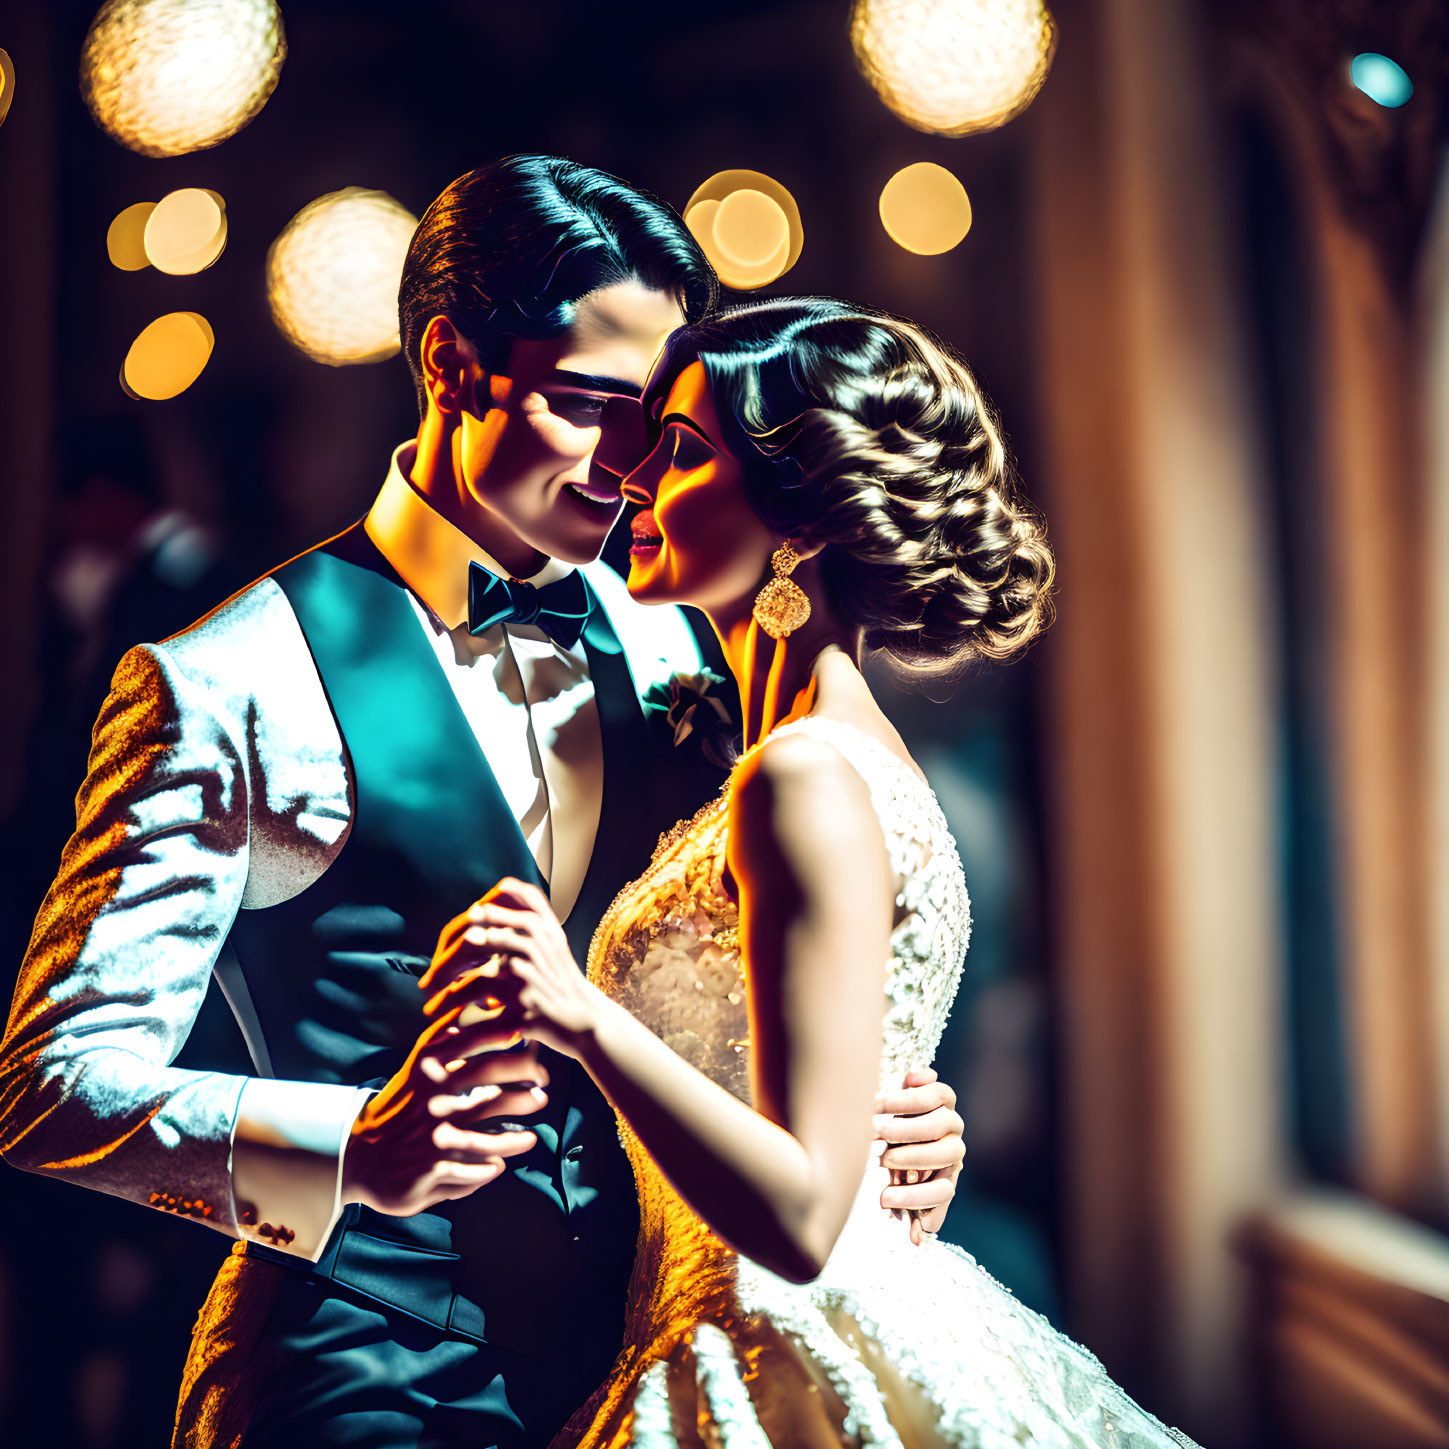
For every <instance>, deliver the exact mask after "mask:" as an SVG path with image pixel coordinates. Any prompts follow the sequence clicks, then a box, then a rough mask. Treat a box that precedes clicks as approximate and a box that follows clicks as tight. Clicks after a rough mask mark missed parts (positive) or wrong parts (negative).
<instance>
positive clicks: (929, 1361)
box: [554, 717, 1191, 1449]
mask: <svg viewBox="0 0 1449 1449" xmlns="http://www.w3.org/2000/svg"><path fill="white" fill-rule="evenodd" d="M796 732H799V733H806V732H808V733H809V734H810V735H812V736H814V737H816V738H818V739H821V740H823V741H825V742H827V743H829V744H830V745H832V746H833V747H834V748H836V749H837V750H838V751H839V752H840V753H841V754H842V755H843V756H844V757H845V759H846V760H847V761H848V762H849V763H850V765H851V766H852V767H853V768H854V769H855V770H856V771H857V772H858V773H859V774H860V775H861V777H862V778H863V779H864V781H865V783H866V785H867V787H868V788H869V791H870V795H871V799H872V802H873V804H874V806H875V809H876V812H877V815H878V817H879V819H880V823H881V828H882V831H883V833H884V837H885V842H886V846H887V850H888V852H889V856H890V861H891V864H892V867H893V869H894V872H895V878H896V882H897V890H898V894H897V897H896V924H895V928H894V931H893V934H892V936H891V958H890V962H889V965H888V967H887V970H886V973H885V990H886V995H887V1008H886V1016H885V1026H884V1040H883V1050H882V1053H881V1084H882V1086H886V1085H891V1086H895V1085H899V1083H900V1080H901V1077H902V1076H903V1075H904V1073H905V1072H906V1071H907V1070H908V1069H909V1068H910V1067H912V1066H922V1065H925V1064H927V1063H929V1062H930V1060H931V1058H932V1056H933V1055H934V1053H935V1050H936V1047H937V1044H938V1043H939V1041H940V1038H941V1032H942V1029H943V1027H944V1026H945V1023H946V1017H947V1015H948V1013H949V1012H950V1009H951V1003H952V1001H953V999H954V997H955V994H956V987H957V985H958V983H959V981H960V976H961V970H962V964H963V958H964V956H965V952H966V945H967V940H968V938H969V936H970V929H971V916H970V904H969V901H968V899H967V894H966V884H965V880H964V877H963V875H962V871H961V862H960V858H959V856H958V855H957V852H956V845H955V842H954V841H953V840H952V838H951V835H950V832H949V831H948V830H947V827H946V822H945V819H944V818H943V816H942V814H941V810H940V806H939V805H938V804H937V801H936V797H935V796H934V794H932V792H931V790H930V789H929V788H928V787H927V786H926V785H925V784H924V783H923V782H922V781H921V779H920V777H919V776H918V775H917V774H916V773H915V771H914V770H913V769H912V768H911V767H910V766H908V765H907V764H906V763H905V762H904V761H903V760H901V759H900V758H899V757H897V756H896V755H895V754H894V753H893V752H892V751H891V750H889V749H888V748H886V746H884V745H883V744H881V743H880V742H879V741H878V740H876V739H874V738H872V737H871V736H869V735H867V734H865V733H864V732H862V731H859V730H856V729H854V728H852V727H850V726H848V725H844V724H841V723H838V722H835V721H830V720H824V719H817V718H814V717H807V718H805V719H801V720H797V721H795V722H794V723H791V724H787V725H784V726H781V727H780V728H779V729H778V730H776V731H775V735H782V734H786V733H796ZM772 738H773V736H772ZM725 843H726V796H725V795H721V797H720V798H719V799H718V800H716V801H713V802H712V803H711V804H709V805H707V806H706V807H705V808H704V809H703V810H701V811H700V812H699V814H697V815H696V816H695V817H694V819H693V820H691V821H688V822H686V823H683V824H681V825H679V826H676V827H675V829H674V830H673V831H672V832H671V833H669V834H667V835H665V836H663V837H662V838H661V839H660V843H659V848H658V850H657V851H656V852H655V855H654V859H653V861H652V863H651V864H650V866H649V869H648V870H647V871H646V872H645V873H644V875H642V876H641V877H640V878H639V879H638V880H637V881H635V882H634V883H633V884H632V885H630V886H628V887H626V888H625V889H624V891H623V892H622V893H621V894H620V896H619V898H618V899H617V900H616V901H615V902H614V904H613V906H612V907H611V908H610V910H609V912H608V913H607V914H606V915H605V917H604V919H603V920H602V921H601V922H600V925H599V929H598V931H597V933H596V934H595V936H594V940H593V944H592V946H591V947H590V951H589V963H588V971H589V978H590V980H591V981H593V982H594V984H595V985H597V986H599V987H600V988H601V989H602V990H603V991H604V992H605V993H606V994H607V995H608V996H610V997H611V998H612V999H614V1000H616V1001H618V1002H620V1003H621V1004H622V1005H624V1006H626V1007H627V1008H628V1009H629V1010H630V1011H631V1012H632V1013H633V1014H634V1015H635V1016H637V1017H638V1018H639V1019H640V1020H641V1021H642V1022H644V1023H645V1024H646V1025H647V1026H649V1027H650V1028H651V1029H652V1030H653V1031H654V1032H655V1033H657V1034H658V1035H659V1036H660V1037H661V1038H662V1039H663V1040H664V1041H665V1042H667V1043H668V1044H669V1045H670V1046H671V1047H673V1048H674V1050H675V1051H676V1052H678V1053H679V1055H680V1056H682V1057H683V1058H684V1059H685V1060H686V1061H688V1062H690V1063H691V1064H692V1065H694V1066H695V1067H697V1068H698V1069H699V1070H700V1071H702V1072H703V1073H705V1075H706V1076H708V1077H710V1078H711V1079H712V1080H714V1081H716V1082H719V1083H721V1084H722V1085H724V1086H725V1087H727V1088H728V1089H729V1090H730V1091H731V1092H733V1093H734V1094H735V1095H736V1096H737V1097H740V1098H742V1099H743V1100H744V1101H746V1102H748V1101H750V1082H749V1039H748V1038H749V1022H748V1019H747V1013H746V1005H745V985H744V975H743V970H742V966H741V961H740V953H739V949H738V946H737V944H736V931H737V922H738V917H737V912H736V908H735V904H734V902H733V901H732V900H731V899H730V897H729V895H728V894H727V893H726V891H725V889H724V886H723V872H724V865H725ZM619 1131H620V1136H621V1137H622V1139H623V1142H624V1146H625V1149H626V1150H627V1152H628V1154H629V1158H630V1161H631V1162H632V1164H633V1167H634V1175H635V1178H636V1181H637V1183H638V1188H639V1204H640V1230H639V1245H638V1255H637V1258H636V1260H635V1265H634V1273H633V1278H632V1280H631V1283H630V1288H629V1299H628V1309H627V1320H626V1329H625V1347H624V1350H623V1352H622V1353H621V1354H620V1356H619V1358H618V1360H617V1361H616V1363H615V1366H614V1370H613V1372H612V1373H611V1375H610V1376H609V1378H608V1380H607V1381H606V1382H605V1383H604V1384H602V1385H601V1386H600V1388H599V1390H598V1391H597V1392H596V1393H595V1394H594V1395H593V1397H592V1398H591V1399H590V1400H589V1402H588V1404H586V1405H585V1406H584V1407H583V1408H582V1409H581V1410H580V1411H579V1412H578V1413H577V1414H575V1415H574V1417H573V1419H572V1420H571V1421H570V1423H569V1424H568V1426H567V1427H566V1428H565V1429H564V1430H563V1431H562V1432H561V1433H560V1435H559V1436H558V1438H557V1439H555V1441H554V1449H563V1446H566V1445H567V1446H575V1445H583V1446H590V1449H593V1446H615V1445H620V1444H634V1445H636V1446H639V1449H666V1446H667V1449H674V1446H698V1449H705V1446H709V1449H767V1446H781V1449H783V1446H789V1449H815V1446H821V1449H834V1446H840V1445H873V1446H882V1449H884V1446H890V1449H923V1446H937V1445H970V1446H973V1449H1020V1446H1022V1445H1024V1444H1030V1445H1039V1446H1043V1449H1082V1446H1099V1445H1100V1446H1110V1449H1146V1446H1159V1445H1184V1444H1191V1441H1190V1440H1188V1439H1187V1438H1185V1437H1184V1436H1182V1435H1181V1434H1179V1433H1177V1432H1176V1431H1175V1430H1171V1429H1168V1428H1166V1427H1164V1426H1163V1425H1162V1424H1160V1423H1159V1422H1158V1421H1157V1420H1156V1419H1154V1418H1153V1417H1152V1416H1151V1415H1150V1414H1147V1413H1145V1412H1144V1411H1143V1410H1142V1409H1140V1408H1138V1406H1137V1405H1136V1404H1134V1403H1133V1402H1132V1400H1131V1399H1129V1398H1128V1397H1127V1396H1126V1395H1125V1394H1124V1393H1123V1392H1122V1391H1121V1390H1120V1389H1118V1388H1117V1386H1116V1385H1115V1384H1113V1383H1112V1381H1111V1380H1110V1379H1109V1378H1108V1377H1107V1375H1106V1373H1105V1371H1104V1370H1103V1369H1102V1366H1101V1365H1100V1364H1099V1363H1098V1362H1097V1360H1096V1359H1095V1358H1093V1357H1092V1356H1091V1354H1089V1353H1088V1352H1086V1351H1085V1350H1084V1349H1082V1348H1080V1347H1078V1346H1077V1345H1076V1344H1075V1343H1073V1342H1071V1341H1070V1340H1069V1339H1067V1338H1064V1337H1063V1336H1062V1335H1060V1334H1059V1333H1057V1332H1056V1331H1055V1330H1054V1329H1053V1328H1052V1327H1051V1326H1050V1325H1049V1324H1048V1323H1047V1322H1046V1320H1045V1319H1043V1318H1041V1317H1039V1316H1038V1315H1037V1314H1035V1313H1033V1312H1032V1311H1031V1310H1030V1309H1028V1308H1026V1307H1024V1306H1023V1305H1022V1304H1020V1303H1018V1302H1017V1301H1016V1299H1015V1298H1013V1297H1012V1296H1011V1294H1010V1293H1009V1292H1008V1291H1007V1290H1006V1289H1005V1288H1003V1287H1002V1286H1001V1285H1000V1284H998V1283H997V1282H996V1281H995V1280H994V1279H992V1278H991V1277H990V1276H989V1275H988V1274H987V1273H986V1272H985V1271H983V1270H982V1269H981V1268H980V1267H978V1266H977V1264H976V1262H975V1260H974V1259H973V1258H971V1257H970V1255H969V1254H967V1253H964V1252H962V1251H961V1250H960V1249H958V1248H955V1247H953V1246H951V1245H949V1244H946V1243H941V1242H937V1241H930V1242H928V1243H926V1244H925V1245H924V1246H922V1247H916V1246H914V1245H913V1244H912V1243H911V1242H910V1239H909V1235H908V1234H907V1232H906V1230H905V1226H904V1224H902V1223H901V1222H899V1221H895V1220H892V1219H891V1217H890V1216H889V1215H888V1214H887V1213H885V1212H884V1211H883V1210H882V1209H881V1207H880V1205H879V1199H880V1192H881V1188H882V1187H883V1185H884V1184H885V1182H886V1179H887V1178H888V1176H889V1174H888V1172H887V1171H886V1169H885V1168H883V1167H882V1166H881V1165H880V1163H879V1161H878V1160H876V1159H877V1158H878V1156H879V1144H877V1148H876V1151H875V1152H873V1153H872V1157H871V1160H870V1162H869V1163H868V1164H865V1165H863V1176H862V1180H861V1185H860V1190H859V1193H858V1195H857V1197H856V1200H855V1205H854V1207H853V1209H852V1210H851V1213H850V1217H849V1220H848V1222H847V1224H846V1227H845V1230H844V1231H843V1232H842V1234H841V1236H840V1239H839V1241H838V1242H837V1244H836V1246H835V1249H834V1251H833V1252H832V1253H831V1255H830V1258H829V1261H828V1262H827V1263H826V1265H825V1269H824V1271H823V1272H822V1273H821V1274H820V1276H819V1278H817V1279H816V1280H815V1281H814V1282H813V1283H809V1284H803V1285H801V1284H794V1283H790V1282H787V1281H786V1280H784V1279H782V1278H779V1277H777V1276H776V1275H775V1274H773V1273H771V1272H769V1271H768V1270H766V1269H764V1268H762V1267H760V1266H759V1265H758V1264H756V1263H754V1262H752V1261H750V1260H749V1259H748V1258H745V1257H743V1256H742V1255H740V1254H738V1253H736V1252H734V1251H733V1250H732V1249H731V1248H729V1247H727V1246H726V1245H725V1244H724V1243H723V1242H721V1241H720V1239H718V1238H717V1237H715V1235H714V1234H713V1233H712V1232H711V1231H710V1229H709V1228H708V1227H707V1226H706V1225H705V1223H704V1222H702V1221H701V1220H700V1219H699V1218H698V1217H697V1216H696V1215H695V1214H694V1213H693V1212H692V1211H691V1210H690V1208H688V1207H687V1206H686V1205H685V1204H684V1202H683V1201H682V1200H681V1199H680V1197H679V1196H678V1194H677V1193H676V1192H675V1191H674V1189H673V1188H672V1187H671V1186H670V1184H669V1182H668V1181H667V1179H666V1178H665V1176H664V1174H663V1173H662V1172H661V1171H660V1170H659V1168H658V1167H656V1166H655V1164H654V1163H653V1161H652V1160H651V1159H650V1157H649V1154H648V1153H647V1152H646V1151H645V1149H644V1148H643V1146H642V1145H641V1144H640V1142H639V1140H638V1139H637V1138H636V1137H635V1136H634V1134H633V1133H632V1131H630V1129H629V1126H628V1123H627V1122H625V1121H624V1120H623V1119H622V1118H621V1119H620V1122H619Z"/></svg>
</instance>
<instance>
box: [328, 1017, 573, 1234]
mask: <svg viewBox="0 0 1449 1449" xmlns="http://www.w3.org/2000/svg"><path fill="white" fill-rule="evenodd" d="M461 1014H462V1011H461V1008H458V1009H454V1010H451V1011H445V1012H440V1013H438V1014H437V1015H435V1017H434V1019H433V1020H432V1021H431V1022H430V1023H429V1024H428V1026H427V1027H426V1028H425V1029H424V1031H423V1032H422V1034H421V1035H420V1036H419V1037H418V1040H417V1042H416V1044H415V1045H414V1047H413V1049H412V1051H411V1052H410V1053H409V1054H408V1059H407V1061H405V1062H404V1063H403V1065H402V1066H401V1067H400V1068H399V1069H398V1071H397V1073H396V1075H394V1076H393V1078H392V1080H391V1081H389V1082H388V1083H387V1085H386V1086H384V1087H383V1089H382V1090H381V1091H380V1092H378V1094H377V1095H376V1096H374V1097H372V1098H371V1099H370V1100H369V1101H368V1102H367V1104H366V1105H365V1106H364V1107H363V1109H362V1111H361V1112H360V1113H359V1114H358V1117H357V1120H356V1121H355V1122H354V1123H353V1124H352V1132H351V1135H350V1137H349V1138H348V1142H347V1146H346V1149H345V1150H344V1153H343V1158H342V1200H343V1201H344V1202H360V1203H363V1204H364V1205H365V1206H367V1207H370V1208H375V1209H376V1210H377V1211H378V1212H383V1213H390V1214H391V1215H392V1216H394V1217H411V1216H412V1215H413V1214H414V1213H420V1212H423V1211H424V1210H425V1209H427V1208H430V1207H433V1206H435V1205H436V1204H437V1203H440V1202H446V1201H447V1200H449V1199H450V1198H459V1197H467V1195H468V1194H469V1193H471V1192H473V1191H474V1190H475V1189H477V1188H480V1187H482V1186H483V1185H484V1183H488V1182H492V1181H493V1179H494V1178H495V1177H497V1176H498V1175H499V1174H500V1173H501V1172H502V1171H503V1169H504V1166H505V1165H506V1159H507V1158H510V1157H517V1156H519V1155H520V1154H521V1153H524V1152H527V1151H529V1150H530V1149H531V1148H532V1147H533V1145H534V1143H535V1142H536V1141H537V1138H536V1137H535V1135H534V1134H533V1133H532V1132H528V1131H509V1130H504V1131H499V1132H488V1131H480V1130H478V1129H479V1126H480V1125H481V1124H483V1123H486V1122H487V1121H488V1120H489V1119H491V1118H495V1117H502V1118H513V1117H523V1116H527V1115H528V1114H529V1113H532V1112H536V1111H538V1109H539V1108H540V1107H541V1106H543V1104H544V1103H545V1102H547V1100H548V1097H547V1095H546V1094H545V1092H544V1088H545V1087H546V1086H547V1085H548V1072H547V1070H546V1069H545V1068H544V1066H543V1064H542V1063H541V1062H539V1061H538V1060H537V1058H536V1056H535V1053H534V1050H533V1048H532V1047H531V1046H529V1047H525V1048H523V1049H522V1050H510V1048H513V1047H515V1046H516V1045H517V1044H518V1042H519V1035H518V1033H517V1032H516V1031H515V1030H514V1029H513V1028H512V1027H510V1026H505V1025H503V1024H502V1023H500V1022H496V1021H484V1022H481V1023H478V1024H476V1025H468V1026H464V1025H460V1024H459V1020H458V1019H459V1017H460V1016H461Z"/></svg>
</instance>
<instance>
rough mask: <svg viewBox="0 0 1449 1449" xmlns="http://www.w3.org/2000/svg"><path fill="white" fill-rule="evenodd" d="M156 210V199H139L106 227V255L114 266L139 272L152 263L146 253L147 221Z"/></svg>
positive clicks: (118, 213) (117, 214) (119, 213)
mask: <svg viewBox="0 0 1449 1449" xmlns="http://www.w3.org/2000/svg"><path fill="white" fill-rule="evenodd" d="M155 210H156V203H155V202H154V201H138V202H136V203H135V204H134V205H133V206H128V207H127V208H126V209H125V210H124V211H121V212H117V213H116V217H115V220H114V221H112V222H111V224H110V226H109V227H108V228H107V229H106V255H107V256H108V257H110V259H111V263H112V265H113V266H117V267H119V268H120V269H121V270H122V271H123V272H139V271H140V270H141V269H142V268H143V267H149V266H150V265H151V262H150V259H149V258H148V257H147V255H146V223H147V222H148V221H149V220H150V219H151V213H152V212H153V211H155Z"/></svg>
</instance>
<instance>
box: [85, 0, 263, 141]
mask: <svg viewBox="0 0 1449 1449" xmlns="http://www.w3.org/2000/svg"><path fill="white" fill-rule="evenodd" d="M286 55H287V41H286V35H285V33H284V31H283V28H282V17H281V14H280V12H279V11H278V9H277V6H276V4H275V0H207V3H203V4H198V3H196V0H106V3H105V4H103V5H102V6H101V8H100V9H99V10H98V11H97V12H96V16H95V19H94V20H92V21H91V26H90V30H89V31H88V32H87V33H86V38H85V41H84V43H83V45H82V47H81V64H80V81H81V95H82V97H83V98H84V100H85V103H86V105H87V106H88V107H89V108H90V111H91V114H92V116H94V117H95V120H96V124H97V125H99V126H100V127H101V129H102V130H103V131H105V132H106V133H107V134H108V135H109V136H111V137H112V138H113V139H114V140H116V141H119V142H120V143H121V145H123V146H128V147H129V148H130V149H131V150H132V151H139V152H140V153H141V155H143V156H180V155H184V154H185V153H186V152H188V151H200V150H203V149H204V148H206V147H208V146H215V145H217V144H218V143H220V142H222V141H224V140H226V138H227V137H228V136H234V135H235V134H236V133H237V132H238V131H239V130H241V128H242V127H243V126H245V125H246V124H247V123H248V122H249V121H250V120H251V119H252V118H253V117H254V116H255V115H256V114H257V113H258V112H259V111H260V110H261V109H262V107H263V106H264V105H266V103H267V99H268V97H269V96H270V95H271V93H272V91H273V89H274V88H275V87H276V84H277V77H278V75H279V74H280V73H281V69H282V62H283V61H284V60H285V59H286Z"/></svg>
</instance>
